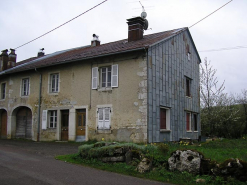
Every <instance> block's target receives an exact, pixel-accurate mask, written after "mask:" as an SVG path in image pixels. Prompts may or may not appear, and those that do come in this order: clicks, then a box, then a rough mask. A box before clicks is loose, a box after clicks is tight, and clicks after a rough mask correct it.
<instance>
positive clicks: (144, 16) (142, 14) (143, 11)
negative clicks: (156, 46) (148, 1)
mask: <svg viewBox="0 0 247 185" xmlns="http://www.w3.org/2000/svg"><path fill="white" fill-rule="evenodd" d="M139 3H140V4H141V6H142V13H141V18H143V19H144V21H145V22H144V26H143V29H144V30H147V29H148V20H147V19H146V17H147V13H146V11H145V9H144V6H143V5H142V3H141V1H139Z"/></svg>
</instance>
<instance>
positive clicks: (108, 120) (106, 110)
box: [104, 108, 110, 129]
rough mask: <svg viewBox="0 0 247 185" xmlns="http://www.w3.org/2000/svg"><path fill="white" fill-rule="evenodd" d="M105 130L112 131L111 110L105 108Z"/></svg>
mask: <svg viewBox="0 0 247 185" xmlns="http://www.w3.org/2000/svg"><path fill="white" fill-rule="evenodd" d="M104 128H105V129H110V108H105V124H104Z"/></svg>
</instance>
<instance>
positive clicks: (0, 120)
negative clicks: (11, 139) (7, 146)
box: [0, 109, 7, 139]
mask: <svg viewBox="0 0 247 185" xmlns="http://www.w3.org/2000/svg"><path fill="white" fill-rule="evenodd" d="M0 130H1V132H0V135H1V138H2V139H7V111H6V110H4V109H1V110H0Z"/></svg>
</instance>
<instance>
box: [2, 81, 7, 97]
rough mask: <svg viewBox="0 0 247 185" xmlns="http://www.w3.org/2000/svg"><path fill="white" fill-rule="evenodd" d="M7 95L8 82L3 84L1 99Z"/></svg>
mask: <svg viewBox="0 0 247 185" xmlns="http://www.w3.org/2000/svg"><path fill="white" fill-rule="evenodd" d="M5 97H6V83H2V84H1V99H5Z"/></svg>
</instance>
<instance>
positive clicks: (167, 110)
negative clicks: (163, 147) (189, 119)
mask: <svg viewBox="0 0 247 185" xmlns="http://www.w3.org/2000/svg"><path fill="white" fill-rule="evenodd" d="M160 109H165V110H166V129H160V131H171V116H170V115H171V109H170V108H168V107H163V106H160Z"/></svg>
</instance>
